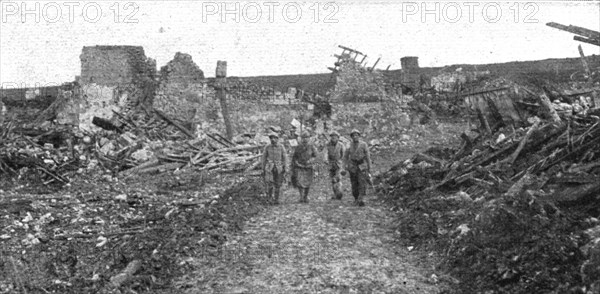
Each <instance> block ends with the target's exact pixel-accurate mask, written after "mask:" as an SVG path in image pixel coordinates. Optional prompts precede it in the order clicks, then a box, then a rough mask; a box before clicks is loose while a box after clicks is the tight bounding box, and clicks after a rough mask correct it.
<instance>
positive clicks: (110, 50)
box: [56, 46, 156, 132]
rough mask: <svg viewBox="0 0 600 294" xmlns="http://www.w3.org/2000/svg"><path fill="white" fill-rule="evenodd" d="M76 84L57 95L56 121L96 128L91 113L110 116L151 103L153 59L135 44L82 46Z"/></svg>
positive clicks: (98, 115)
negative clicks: (115, 112) (79, 70)
mask: <svg viewBox="0 0 600 294" xmlns="http://www.w3.org/2000/svg"><path fill="white" fill-rule="evenodd" d="M80 58H81V75H80V77H79V78H78V84H79V85H78V87H76V88H74V89H72V91H66V92H63V93H61V94H60V95H59V97H58V98H57V101H56V103H57V105H56V115H57V120H58V123H60V124H70V125H73V126H77V127H79V128H80V129H82V130H85V131H90V132H94V131H97V130H99V128H97V127H96V126H94V125H93V124H92V119H93V117H94V116H97V117H101V118H104V119H111V118H112V117H113V115H114V114H113V112H112V111H113V110H114V111H120V112H126V111H127V110H128V109H130V108H132V107H136V106H139V105H140V104H145V105H147V106H148V105H151V103H152V98H153V96H154V91H155V85H156V82H155V76H156V62H155V61H154V60H152V59H149V58H147V57H146V54H145V53H144V49H143V48H142V47H138V46H93V47H83V50H82V53H81V56H80Z"/></svg>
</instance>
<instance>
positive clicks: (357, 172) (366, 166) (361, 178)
mask: <svg viewBox="0 0 600 294" xmlns="http://www.w3.org/2000/svg"><path fill="white" fill-rule="evenodd" d="M360 136H361V133H360V132H359V131H358V130H357V129H354V130H352V132H350V137H351V138H352V143H351V144H350V147H349V148H348V150H346V153H345V154H344V162H345V164H346V170H347V171H348V174H349V175H350V183H351V185H352V195H353V196H354V203H355V204H356V205H358V206H364V205H365V203H364V202H363V198H364V196H365V194H366V192H367V183H368V176H369V174H370V173H371V155H370V154H369V146H367V143H365V142H364V141H362V140H360Z"/></svg>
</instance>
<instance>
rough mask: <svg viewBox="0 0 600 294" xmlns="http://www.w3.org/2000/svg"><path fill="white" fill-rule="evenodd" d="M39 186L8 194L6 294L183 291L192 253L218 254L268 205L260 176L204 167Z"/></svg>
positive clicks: (2, 244) (0, 289)
mask: <svg viewBox="0 0 600 294" xmlns="http://www.w3.org/2000/svg"><path fill="white" fill-rule="evenodd" d="M220 187H226V188H220ZM39 192H42V191H39ZM39 192H38V193H36V194H29V193H25V192H24V191H23V190H15V191H7V192H2V193H3V198H2V199H0V213H1V214H2V215H3V217H2V218H0V253H1V254H0V264H2V265H9V266H2V267H0V293H128V292H131V293H133V292H144V293H148V292H155V293H156V292H162V293H164V292H169V293H178V292H181V291H182V290H181V289H182V287H184V285H178V284H177V283H176V279H178V278H180V277H181V276H183V275H185V274H186V273H188V272H190V271H191V269H192V268H193V266H192V265H191V264H192V261H193V260H194V258H195V257H197V256H199V255H201V256H214V257H215V258H219V257H220V256H221V255H220V254H219V252H218V250H219V248H221V246H222V244H223V243H225V242H226V241H227V238H228V236H229V235H230V234H232V233H234V232H235V231H237V230H239V229H240V227H241V224H242V223H243V222H244V221H246V220H247V219H248V218H250V217H252V216H253V215H255V214H256V213H257V212H259V211H260V209H261V208H260V207H261V205H264V203H263V202H262V198H261V197H260V193H261V192H262V185H261V184H260V183H259V182H256V181H248V180H240V179H239V178H238V177H235V176H220V175H218V174H207V173H197V172H183V173H179V174H177V175H172V174H169V175H166V174H157V175H142V176H140V177H139V178H137V179H132V180H125V181H123V180H120V179H118V178H115V177H112V176H110V175H99V174H98V175H87V176H82V177H78V178H77V179H76V180H73V181H72V182H71V185H70V186H69V187H67V188H65V189H63V190H61V191H60V192H56V193H47V192H45V193H44V195H39ZM25 277H26V278H25Z"/></svg>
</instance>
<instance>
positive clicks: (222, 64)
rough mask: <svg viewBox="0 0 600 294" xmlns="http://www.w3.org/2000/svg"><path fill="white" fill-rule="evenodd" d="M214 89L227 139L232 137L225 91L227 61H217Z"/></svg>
mask: <svg viewBox="0 0 600 294" xmlns="http://www.w3.org/2000/svg"><path fill="white" fill-rule="evenodd" d="M215 76H216V78H217V83H216V87H215V88H216V90H217V97H218V98H219V103H221V114H222V115H223V120H224V121H225V132H226V133H227V139H229V140H232V139H233V127H232V126H231V118H230V117H229V107H228V106H227V93H226V92H225V90H226V89H225V88H226V83H227V61H221V60H219V61H217V70H216V75H215Z"/></svg>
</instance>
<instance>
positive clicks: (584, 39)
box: [573, 36, 600, 46]
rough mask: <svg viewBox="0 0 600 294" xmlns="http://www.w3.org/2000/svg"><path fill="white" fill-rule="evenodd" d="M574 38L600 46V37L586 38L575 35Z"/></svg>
mask: <svg viewBox="0 0 600 294" xmlns="http://www.w3.org/2000/svg"><path fill="white" fill-rule="evenodd" d="M573 40H575V41H579V42H583V43H588V44H592V45H596V46H600V39H586V38H583V37H580V36H574V37H573Z"/></svg>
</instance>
